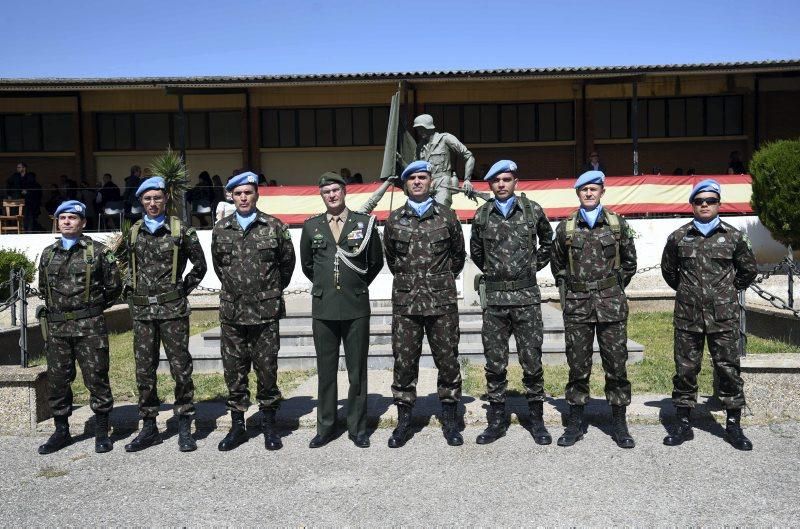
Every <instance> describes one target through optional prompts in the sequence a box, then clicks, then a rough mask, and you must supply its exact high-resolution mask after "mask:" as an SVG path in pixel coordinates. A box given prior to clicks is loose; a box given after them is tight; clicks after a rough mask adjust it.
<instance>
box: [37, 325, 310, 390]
mask: <svg viewBox="0 0 800 529" xmlns="http://www.w3.org/2000/svg"><path fill="white" fill-rule="evenodd" d="M217 326H219V322H216V321H205V322H197V323H192V324H191V325H190V327H189V334H190V335H194V334H198V333H201V332H204V331H207V330H209V329H213V328H214V327H217ZM108 342H109V343H108V345H109V353H110V366H109V378H110V380H111V393H112V394H113V395H114V400H115V401H116V402H136V401H137V399H138V390H137V388H136V365H135V363H134V358H133V332H131V331H128V332H123V333H118V334H117V333H115V334H110V335H109V336H108ZM36 363H39V364H44V363H45V359H44V358H41V359H37V361H36ZM312 374H313V371H307V370H306V371H299V370H298V371H279V372H278V387H279V388H280V389H281V392H282V393H283V395H284V396H286V395H287V394H288V393H289V392H290V391H292V390H293V389H294V388H296V387H297V386H299V385H300V384H301V383H302V382H303V381H304V380H305V379H307V378H308V377H309V376H311V375H312ZM157 376H158V395H159V397H160V398H161V399H162V401H165V402H172V400H173V394H174V391H175V383H174V382H173V380H172V377H171V376H170V375H169V374H168V373H166V374H162V373H159V374H158V375H157ZM192 379H193V380H194V386H195V389H194V398H195V401H198V402H199V401H210V400H225V398H227V395H228V388H227V386H226V385H225V379H224V378H223V376H222V374H221V373H209V374H194V375H193V376H192ZM72 391H73V394H74V396H75V404H88V403H89V391H88V390H87V389H86V386H84V384H83V379H82V378H81V372H80V369H78V375H77V377H76V378H75V382H74V383H73V384H72ZM250 394H251V395H252V396H255V394H256V376H255V373H253V372H251V374H250Z"/></svg>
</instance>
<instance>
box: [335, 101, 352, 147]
mask: <svg viewBox="0 0 800 529" xmlns="http://www.w3.org/2000/svg"><path fill="white" fill-rule="evenodd" d="M334 116H335V117H336V145H352V144H353V109H351V108H337V109H336V111H335V113H334Z"/></svg>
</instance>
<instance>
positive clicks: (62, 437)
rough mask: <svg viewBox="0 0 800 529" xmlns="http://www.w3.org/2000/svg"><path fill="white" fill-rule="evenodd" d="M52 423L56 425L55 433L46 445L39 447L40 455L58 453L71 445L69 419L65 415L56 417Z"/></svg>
mask: <svg viewBox="0 0 800 529" xmlns="http://www.w3.org/2000/svg"><path fill="white" fill-rule="evenodd" d="M53 422H55V423H56V431H55V432H53V435H51V436H50V438H49V439H48V440H47V442H46V443H44V444H43V445H41V446H40V447H39V453H40V454H41V455H47V454H52V453H53V452H58V451H59V450H61V449H62V448H64V447H65V446H69V445H70V444H72V436H71V435H70V434H69V418H68V417H67V416H66V415H56V416H55V417H53Z"/></svg>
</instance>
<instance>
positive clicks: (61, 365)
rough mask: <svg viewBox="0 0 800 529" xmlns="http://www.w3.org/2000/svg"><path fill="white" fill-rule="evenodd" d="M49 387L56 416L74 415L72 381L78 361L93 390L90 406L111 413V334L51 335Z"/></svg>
mask: <svg viewBox="0 0 800 529" xmlns="http://www.w3.org/2000/svg"><path fill="white" fill-rule="evenodd" d="M46 355H47V387H48V389H49V391H50V397H49V400H48V402H49V404H50V409H51V410H52V411H53V415H65V416H67V417H69V416H70V415H72V382H73V381H74V380H75V376H76V372H75V361H76V360H77V362H78V365H79V366H80V368H81V374H82V375H83V383H84V384H85V385H86V388H87V389H88V390H89V396H90V397H89V406H90V407H91V408H92V411H93V412H95V413H109V412H111V408H113V407H114V399H113V398H112V396H111V385H110V384H109V381H108V336H107V335H105V334H96V335H93V336H70V337H66V336H50V337H49V339H48V340H47V345H46Z"/></svg>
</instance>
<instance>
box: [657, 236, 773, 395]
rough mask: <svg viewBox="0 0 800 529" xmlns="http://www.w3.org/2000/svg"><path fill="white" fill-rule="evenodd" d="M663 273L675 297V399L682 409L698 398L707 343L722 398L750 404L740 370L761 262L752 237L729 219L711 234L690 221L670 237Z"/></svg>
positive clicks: (665, 249)
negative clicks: (744, 313) (742, 306)
mask: <svg viewBox="0 0 800 529" xmlns="http://www.w3.org/2000/svg"><path fill="white" fill-rule="evenodd" d="M661 273H662V274H663V276H664V280H665V281H666V282H667V283H668V284H669V286H670V287H672V288H673V289H675V290H676V291H677V293H676V295H675V316H674V324H675V376H674V377H673V379H672V382H673V386H674V389H673V392H672V400H673V402H674V404H675V406H676V407H686V408H693V407H694V405H695V403H696V402H697V375H698V373H700V364H701V362H702V359H703V345H704V344H703V342H704V341H705V340H706V339H707V340H708V349H709V351H710V353H711V359H712V361H713V364H714V371H715V372H716V374H717V380H718V381H719V397H720V400H722V403H723V404H724V405H725V408H727V409H741V408H742V407H744V404H745V400H744V387H743V383H742V377H741V376H740V374H739V373H740V368H739V347H738V345H739V300H738V294H737V291H738V290H744V289H746V288H747V287H748V286H750V283H752V282H753V279H755V277H756V274H757V270H756V260H755V257H754V255H753V250H752V249H751V248H750V242H749V240H748V239H747V236H746V235H745V234H743V233H742V232H740V231H739V230H737V229H736V228H734V227H733V226H731V225H730V224H728V223H726V222H721V223H720V225H719V226H718V227H717V228H716V230H714V231H713V232H712V233H711V234H710V235H709V236H708V237H704V236H703V234H702V233H701V232H700V231H699V230H698V229H697V228H695V226H694V224H693V223H691V222H690V223H688V224H686V225H685V226H682V227H680V228H678V229H677V230H675V231H674V232H673V233H672V234H671V235H670V236H669V238H668V239H667V244H666V246H665V247H664V253H663V256H662V258H661Z"/></svg>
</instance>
